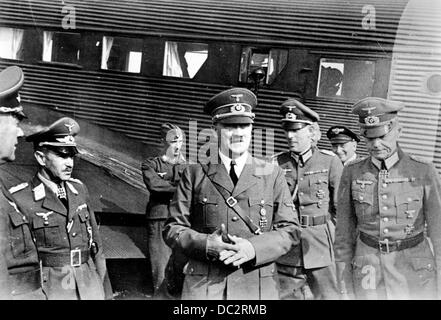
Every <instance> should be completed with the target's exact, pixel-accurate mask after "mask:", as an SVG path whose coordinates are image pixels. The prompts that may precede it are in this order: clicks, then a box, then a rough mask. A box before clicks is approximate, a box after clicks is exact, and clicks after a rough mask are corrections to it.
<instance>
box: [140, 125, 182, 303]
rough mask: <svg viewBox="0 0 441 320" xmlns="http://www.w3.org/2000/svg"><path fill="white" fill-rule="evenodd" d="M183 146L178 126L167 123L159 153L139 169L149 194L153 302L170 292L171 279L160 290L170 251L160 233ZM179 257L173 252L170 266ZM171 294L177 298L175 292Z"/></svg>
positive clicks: (148, 215) (173, 187) (166, 216)
mask: <svg viewBox="0 0 441 320" xmlns="http://www.w3.org/2000/svg"><path fill="white" fill-rule="evenodd" d="M183 142H184V133H183V131H182V130H181V129H180V128H179V127H178V126H176V125H174V124H171V123H164V124H162V125H161V144H162V150H161V152H160V154H159V155H158V156H157V157H152V158H148V159H146V160H145V161H144V162H143V163H142V165H141V170H142V176H143V178H144V183H145V185H146V187H147V190H148V191H149V193H150V198H149V203H148V204H147V209H146V215H147V236H148V250H149V258H150V265H151V271H152V282H153V295H154V298H167V291H165V290H169V289H171V290H172V291H173V290H174V289H173V288H170V285H173V283H172V282H171V279H167V283H166V287H163V281H164V276H165V271H166V266H167V264H168V263H169V259H170V255H171V249H170V248H169V247H168V246H167V245H166V244H165V242H164V240H163V237H162V231H163V230H164V224H165V221H166V219H167V218H168V205H169V204H170V201H171V199H172V197H173V194H174V192H175V191H176V186H177V184H178V182H179V179H180V174H181V172H182V170H183V169H184V167H185V164H186V161H185V157H184V155H183V154H182V152H181V148H182V144H183ZM179 257H180V258H181V259H182V258H183V257H182V256H181V254H179V252H176V253H175V255H174V256H173V261H170V264H176V263H179V261H176V259H178V258H179ZM169 267H170V268H173V270H171V271H173V272H180V271H179V268H174V266H172V265H170V266H169ZM171 273H172V272H170V274H169V277H180V275H179V274H171ZM167 286H168V288H167ZM178 291H179V290H178ZM171 293H172V292H171ZM175 293H176V294H179V292H175Z"/></svg>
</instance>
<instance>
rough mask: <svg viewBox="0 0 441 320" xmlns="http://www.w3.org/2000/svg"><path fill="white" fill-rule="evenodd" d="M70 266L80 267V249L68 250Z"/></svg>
mask: <svg viewBox="0 0 441 320" xmlns="http://www.w3.org/2000/svg"><path fill="white" fill-rule="evenodd" d="M70 265H71V266H72V267H79V266H81V250H80V249H75V250H70Z"/></svg>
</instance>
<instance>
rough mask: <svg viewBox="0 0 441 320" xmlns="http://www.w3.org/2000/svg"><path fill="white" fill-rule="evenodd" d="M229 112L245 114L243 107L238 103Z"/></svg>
mask: <svg viewBox="0 0 441 320" xmlns="http://www.w3.org/2000/svg"><path fill="white" fill-rule="evenodd" d="M230 111H231V112H245V107H244V106H243V105H242V104H240V103H236V104H235V105H234V106H232V107H231V109H230Z"/></svg>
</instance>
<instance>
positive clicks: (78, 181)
mask: <svg viewBox="0 0 441 320" xmlns="http://www.w3.org/2000/svg"><path fill="white" fill-rule="evenodd" d="M69 181H71V182H76V183H78V184H83V183H82V182H81V180H78V179H75V178H70V179H69Z"/></svg>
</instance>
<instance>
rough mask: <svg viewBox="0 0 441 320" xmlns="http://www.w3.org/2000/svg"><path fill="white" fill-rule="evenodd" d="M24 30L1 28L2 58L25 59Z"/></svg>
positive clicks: (0, 55)
mask: <svg viewBox="0 0 441 320" xmlns="http://www.w3.org/2000/svg"><path fill="white" fill-rule="evenodd" d="M23 34H24V30H22V29H14V28H3V27H1V28H0V58H4V59H13V60H23Z"/></svg>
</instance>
